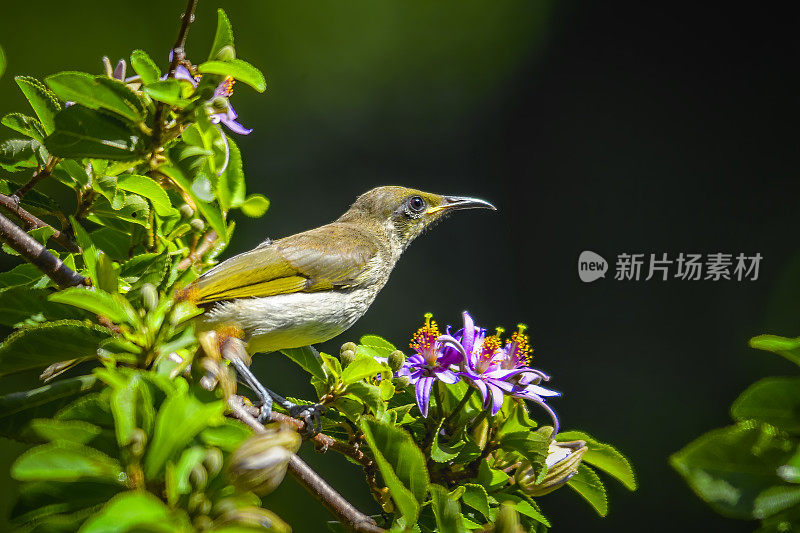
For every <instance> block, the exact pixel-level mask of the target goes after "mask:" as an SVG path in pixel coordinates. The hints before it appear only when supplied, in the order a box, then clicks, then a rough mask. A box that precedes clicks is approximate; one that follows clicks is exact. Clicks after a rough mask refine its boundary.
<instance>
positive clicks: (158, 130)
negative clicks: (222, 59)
mask: <svg viewBox="0 0 800 533" xmlns="http://www.w3.org/2000/svg"><path fill="white" fill-rule="evenodd" d="M197 2H198V0H188V1H187V4H186V10H185V11H184V12H183V15H181V28H180V30H178V38H177V39H176V40H175V44H174V45H173V46H172V60H171V61H170V62H169V70H168V71H167V78H174V77H175V71H176V70H177V69H178V65H180V64H181V63H182V62H183V61H185V60H186V37H187V35H189V26H190V25H191V24H192V22H193V21H194V11H195V9H196V8H197ZM167 107H168V106H167V105H166V104H164V103H163V102H159V103H158V105H157V106H156V113H155V117H154V127H153V139H154V140H155V146H156V148H159V147H161V146H162V145H163V142H162V141H163V139H162V136H163V133H164V112H165V111H166V109H167ZM155 155H156V154H154V157H155Z"/></svg>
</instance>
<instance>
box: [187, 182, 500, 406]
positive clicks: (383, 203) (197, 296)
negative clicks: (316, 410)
mask: <svg viewBox="0 0 800 533" xmlns="http://www.w3.org/2000/svg"><path fill="white" fill-rule="evenodd" d="M475 208H484V209H492V210H495V207H494V206H493V205H492V204H490V203H488V202H486V201H483V200H478V199H475V198H467V197H462V196H443V195H439V194H432V193H428V192H423V191H419V190H416V189H409V188H406V187H398V186H385V187H377V188H375V189H372V190H371V191H368V192H366V193H364V194H362V195H361V196H359V197H358V199H356V201H355V202H354V203H353V205H352V206H351V207H350V209H348V210H347V212H345V213H344V214H343V215H342V216H340V217H339V218H338V219H337V220H336V221H334V222H331V223H330V224H326V225H324V226H320V227H318V228H315V229H312V230H308V231H305V232H303V233H298V234H296V235H292V236H289V237H284V238H282V239H278V240H275V241H272V240H267V241H265V242H263V243H262V244H260V245H259V246H257V247H256V248H254V249H253V250H250V251H248V252H244V253H242V254H239V255H236V256H234V257H232V258H230V259H228V260H226V261H223V262H222V263H220V264H219V265H217V266H215V267H214V268H212V269H211V270H209V271H208V272H206V273H205V274H203V275H202V276H200V277H199V278H197V279H196V280H195V281H194V282H192V283H191V284H190V285H188V286H187V287H186V288H185V289H184V290H183V291H182V293H181V298H184V299H187V300H189V301H192V302H194V303H196V304H198V305H200V306H203V307H205V308H206V311H205V313H204V314H203V315H202V316H201V317H200V329H204V330H209V329H215V330H219V329H222V328H235V330H237V331H240V332H241V333H242V334H243V340H244V341H245V343H246V346H247V351H248V353H250V354H255V353H259V352H262V353H266V352H273V351H276V350H281V349H287V348H298V347H303V346H310V345H312V344H316V343H320V342H324V341H327V340H329V339H332V338H333V337H336V336H337V335H339V334H340V333H342V332H343V331H345V330H347V329H348V328H349V327H350V326H352V325H353V324H354V323H355V322H356V321H357V320H358V319H359V318H361V317H362V316H363V315H364V313H366V311H367V309H369V306H370V305H371V304H372V302H373V301H374V300H375V296H376V295H377V294H378V292H379V291H380V290H381V289H382V288H383V286H384V285H385V284H386V281H387V280H388V279H389V274H391V272H392V270H393V269H394V266H395V264H396V263H397V260H398V259H400V255H401V254H402V253H403V251H404V250H405V249H406V248H407V247H408V245H409V244H410V243H411V242H412V241H413V240H414V239H415V238H416V237H417V236H419V235H420V234H421V233H422V232H423V231H424V230H425V229H427V228H430V227H431V226H432V225H433V224H434V223H436V222H437V221H439V220H441V219H442V218H443V217H445V216H446V215H448V214H449V213H452V212H453V211H456V210H460V209H475ZM243 370H244V369H242V368H241V365H237V371H239V372H240V374H241V373H242V371H243ZM242 377H243V378H244V379H245V381H246V383H247V384H248V385H249V386H251V388H254V387H253V386H254V385H255V386H256V387H257V386H258V384H253V383H250V381H251V379H248V377H247V376H242ZM251 377H252V376H251ZM254 390H255V389H254ZM256 392H257V393H258V391H256ZM265 392H269V391H265ZM269 394H270V395H271V396H272V397H273V398H275V399H276V400H279V401H280V400H283V399H282V398H280V397H278V396H277V395H275V394H273V393H271V392H269ZM259 396H262V394H259ZM262 400H264V401H265V403H269V401H268V399H267V398H262ZM281 403H283V402H281ZM287 403H288V402H287ZM267 408H268V409H269V407H267Z"/></svg>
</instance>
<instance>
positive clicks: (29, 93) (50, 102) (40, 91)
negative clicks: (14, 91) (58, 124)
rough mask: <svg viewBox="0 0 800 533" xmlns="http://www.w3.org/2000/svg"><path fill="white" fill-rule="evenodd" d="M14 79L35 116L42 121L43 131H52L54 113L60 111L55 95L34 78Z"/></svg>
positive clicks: (20, 77) (48, 132) (21, 77)
mask: <svg viewBox="0 0 800 533" xmlns="http://www.w3.org/2000/svg"><path fill="white" fill-rule="evenodd" d="M14 81H16V82H17V85H18V86H19V88H20V90H22V94H24V95H25V98H27V99H28V102H29V103H30V104H31V107H32V108H33V111H34V112H35V113H36V116H37V117H39V120H41V121H42V125H43V126H44V131H45V133H47V134H50V133H53V130H55V122H54V120H55V116H56V113H58V112H59V111H61V104H59V103H58V99H57V98H56V95H55V94H53V92H52V91H50V90H49V89H48V88H47V87H45V86H44V84H43V83H42V82H40V81H39V80H37V79H36V78H31V77H30V76H17V77H16V78H14Z"/></svg>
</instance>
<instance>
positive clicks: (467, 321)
mask: <svg viewBox="0 0 800 533" xmlns="http://www.w3.org/2000/svg"><path fill="white" fill-rule="evenodd" d="M463 315H464V330H463V336H462V338H461V345H462V346H463V347H464V350H465V351H466V352H467V356H468V358H470V359H472V352H473V351H474V350H473V347H474V346H475V321H473V320H472V317H471V316H469V313H468V312H466V311H464V313H463ZM467 362H468V363H470V362H471V361H467ZM472 366H475V364H474V363H472Z"/></svg>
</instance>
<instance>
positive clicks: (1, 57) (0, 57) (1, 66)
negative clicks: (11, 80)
mask: <svg viewBox="0 0 800 533" xmlns="http://www.w3.org/2000/svg"><path fill="white" fill-rule="evenodd" d="M6 64H7V62H6V53H5V51H4V50H3V47H2V46H0V78H2V77H3V74H5V72H6Z"/></svg>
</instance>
